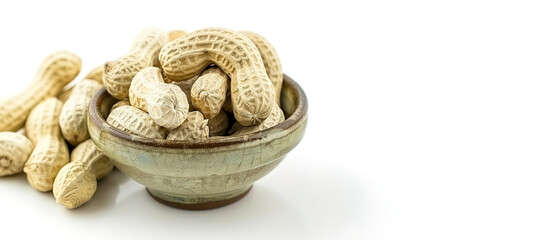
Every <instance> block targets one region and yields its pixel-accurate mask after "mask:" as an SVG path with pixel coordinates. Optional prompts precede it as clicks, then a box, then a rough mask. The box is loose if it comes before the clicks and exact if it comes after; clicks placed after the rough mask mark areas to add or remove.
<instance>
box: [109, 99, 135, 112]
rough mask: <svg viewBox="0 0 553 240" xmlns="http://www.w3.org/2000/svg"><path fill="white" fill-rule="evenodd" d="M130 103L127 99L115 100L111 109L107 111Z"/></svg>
mask: <svg viewBox="0 0 553 240" xmlns="http://www.w3.org/2000/svg"><path fill="white" fill-rule="evenodd" d="M130 105H131V103H130V102H129V100H121V101H119V102H116V103H115V104H113V106H111V110H110V111H109V112H113V110H114V109H116V108H118V107H122V106H130Z"/></svg>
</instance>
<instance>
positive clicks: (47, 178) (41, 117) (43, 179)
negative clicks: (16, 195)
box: [23, 97, 69, 192]
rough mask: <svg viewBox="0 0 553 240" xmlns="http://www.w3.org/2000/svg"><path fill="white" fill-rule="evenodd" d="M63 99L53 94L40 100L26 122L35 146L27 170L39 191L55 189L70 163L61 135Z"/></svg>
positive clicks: (26, 129) (28, 178)
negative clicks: (65, 166)
mask: <svg viewBox="0 0 553 240" xmlns="http://www.w3.org/2000/svg"><path fill="white" fill-rule="evenodd" d="M62 105H63V104H62V102H61V101H60V100H58V99H57V98H54V97H51V98H48V99H46V100H44V101H42V102H41V103H39V104H38V105H37V106H36V107H35V108H34V109H33V110H32V111H31V114H29V118H28V119H27V122H26V124H25V131H26V133H27V136H28V137H29V139H30V140H31V142H33V144H34V145H35V148H34V150H33V152H32V153H31V156H30V157H29V160H28V161H27V163H26V164H25V167H24V168H23V171H24V172H25V173H26V174H27V180H28V181H29V183H30V184H31V186H32V187H33V188H35V189H36V190H39V191H42V192H47V191H50V190H52V185H53V184H54V179H55V177H56V175H57V174H58V171H59V170H60V169H61V168H62V167H63V166H64V165H65V164H67V163H68V162H69V152H68V149H67V144H66V143H65V140H64V139H63V137H62V136H61V131H60V127H59V124H58V122H59V114H60V111H61V108H62Z"/></svg>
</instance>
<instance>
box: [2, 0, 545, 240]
mask: <svg viewBox="0 0 553 240" xmlns="http://www.w3.org/2000/svg"><path fill="white" fill-rule="evenodd" d="M148 26H156V27H160V28H162V29H165V30H172V29H183V30H187V31H193V30H196V29H200V28H203V27H209V26H216V27H225V28H230V29H235V30H252V31H256V32H258V33H260V34H262V35H264V36H265V37H266V38H267V39H269V40H270V41H271V42H272V44H273V45H274V47H275V48H276V49H277V51H278V53H279V55H280V57H281V60H282V65H283V69H284V72H285V73H287V74H288V75H289V76H291V77H292V78H294V79H295V80H296V81H298V82H299V83H300V84H301V85H302V86H303V88H304V90H305V91H306V93H307V95H308V98H309V124H308V129H307V132H306V135H305V137H304V138H303V140H302V142H301V143H300V144H299V145H298V146H297V147H296V148H295V149H294V150H293V151H292V152H291V153H290V154H289V155H288V157H287V158H286V159H285V160H284V161H283V162H282V164H281V165H280V166H279V167H277V168H276V169H275V170H274V171H273V172H272V173H270V174H269V175H268V176H266V177H265V178H263V179H261V180H260V181H258V182H257V183H256V184H255V186H254V188H253V190H252V191H251V193H250V194H249V195H248V196H247V197H245V198H244V199H243V200H241V201H239V202H237V203H235V204H233V205H229V206H227V207H224V208H220V209H216V210H209V211H200V212H194V211H183V210H177V209H172V208H169V207H166V206H164V205H161V204H158V203H157V202H155V201H154V200H153V199H152V198H150V197H149V196H148V195H147V193H146V191H144V188H143V187H142V186H141V185H139V184H137V183H135V182H134V181H133V180H130V179H128V178H127V177H125V176H124V175H123V174H122V173H120V172H114V173H113V174H112V175H110V176H109V177H108V178H107V179H105V180H103V181H101V182H100V183H99V186H98V191H97V192H96V195H95V196H94V197H93V198H92V200H91V201H90V202H89V203H88V204H86V205H84V206H83V207H81V208H80V209H76V210H68V209H65V208H64V207H63V206H61V205H58V204H56V203H55V201H54V198H53V196H52V195H51V193H39V192H38V191H36V190H34V189H32V188H31V187H30V186H29V185H28V183H27V182H26V179H25V176H24V175H17V176H13V177H4V178H0V226H2V227H1V228H2V232H3V233H2V238H4V237H6V236H10V237H21V238H23V237H25V238H27V239H32V238H35V239H36V238H38V237H41V238H45V237H46V238H57V239H87V238H88V239H122V238H134V239H164V238H166V239H552V238H553V174H552V173H553V163H552V160H553V152H552V146H553V114H552V108H553V84H552V83H553V6H552V5H551V3H550V1H485V0H477V1H470V0H469V1H467V0H465V1H357V2H353V1H351V2H350V1H344V0H341V1H334V2H330V3H326V2H320V1H313V2H304V1H290V2H286V3H285V2H283V1H278V2H272V3H270V2H262V1H251V2H232V3H231V2H230V1H228V2H215V1H193V2H190V1H175V2H172V3H171V2H163V1H148V2H142V3H119V2H116V1H94V2H89V3H83V2H79V1H67V2H56V1H43V2H25V1H4V2H2V3H0V28H1V31H2V34H1V36H2V37H1V40H0V43H1V44H0V52H1V53H2V55H1V56H2V57H0V66H1V69H2V75H1V79H0V94H1V95H0V96H2V97H4V96H7V95H9V94H11V93H15V92H18V91H21V90H22V89H23V88H24V86H25V85H26V84H28V83H29V81H30V80H31V78H32V77H33V75H34V72H35V70H36V68H37V66H38V65H39V64H40V62H41V61H42V59H43V58H44V57H45V56H46V55H48V54H50V53H51V52H53V51H56V50H60V49H66V50H70V51H73V52H75V53H77V54H78V55H79V56H81V57H82V59H83V72H86V71H88V70H90V69H91V68H93V67H95V66H96V65H98V64H101V63H103V62H105V61H107V60H113V59H116V58H118V57H119V56H121V55H122V54H123V53H124V52H125V51H126V50H127V49H128V47H129V45H130V43H131V41H132V40H133V38H134V36H135V35H136V34H137V33H138V32H139V31H140V30H141V29H142V28H144V27H148Z"/></svg>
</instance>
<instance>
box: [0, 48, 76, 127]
mask: <svg viewBox="0 0 553 240" xmlns="http://www.w3.org/2000/svg"><path fill="white" fill-rule="evenodd" d="M80 70H81V59H80V58H79V57H77V56H76V55H75V54H73V53H71V52H67V51H60V52H55V53H53V54H51V55H49V56H48V57H46V59H44V61H43V62H42V63H41V65H40V67H39V68H38V70H37V72H36V74H35V76H34V78H33V80H32V82H31V83H30V84H29V85H28V86H27V87H26V88H25V89H24V90H23V91H21V92H20V93H19V94H17V95H15V96H13V97H10V98H6V99H2V100H0V131H12V132H13V131H17V130H18V129H20V128H21V127H23V125H24V123H25V119H26V118H27V116H29V113H30V112H31V110H32V109H33V108H34V107H35V106H36V105H37V104H39V103H40V102H42V101H43V100H44V99H46V98H48V97H55V96H57V95H58V94H59V93H60V92H61V91H62V90H63V87H64V86H65V85H67V84H68V83H69V82H71V80H73V79H74V78H75V76H77V74H79V71H80Z"/></svg>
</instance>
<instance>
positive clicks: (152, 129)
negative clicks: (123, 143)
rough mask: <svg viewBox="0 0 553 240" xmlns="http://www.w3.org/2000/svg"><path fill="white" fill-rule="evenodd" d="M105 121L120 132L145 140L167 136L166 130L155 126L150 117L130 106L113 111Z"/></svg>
mask: <svg viewBox="0 0 553 240" xmlns="http://www.w3.org/2000/svg"><path fill="white" fill-rule="evenodd" d="M106 121H107V123H108V124H109V125H111V126H113V127H115V128H117V129H119V130H121V131H124V132H127V133H132V134H135V135H138V136H142V137H145V138H154V139H165V137H166V136H167V130H165V129H164V128H162V127H160V126H159V125H157V124H156V123H155V122H154V120H153V119H152V117H150V115H148V114H147V113H145V112H144V111H142V110H140V109H138V108H135V107H132V106H121V107H118V108H116V109H114V110H113V112H111V113H110V114H109V116H108V118H107V120H106Z"/></svg>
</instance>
